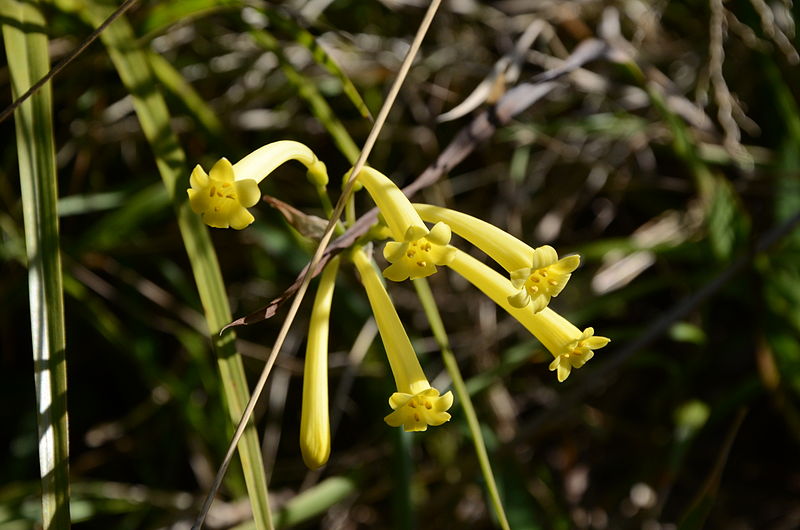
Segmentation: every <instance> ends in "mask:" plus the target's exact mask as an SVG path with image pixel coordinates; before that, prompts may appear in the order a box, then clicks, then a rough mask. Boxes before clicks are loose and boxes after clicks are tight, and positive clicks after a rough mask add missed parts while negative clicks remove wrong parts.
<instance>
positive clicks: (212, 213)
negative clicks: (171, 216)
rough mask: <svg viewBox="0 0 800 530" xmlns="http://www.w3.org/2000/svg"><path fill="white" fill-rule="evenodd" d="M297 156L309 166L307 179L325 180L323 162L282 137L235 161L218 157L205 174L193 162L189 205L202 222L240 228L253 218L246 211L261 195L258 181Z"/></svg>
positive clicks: (322, 183)
mask: <svg viewBox="0 0 800 530" xmlns="http://www.w3.org/2000/svg"><path fill="white" fill-rule="evenodd" d="M289 160H297V161H299V162H300V163H302V164H303V165H305V166H306V168H307V169H308V179H309V180H310V181H311V182H312V183H313V184H314V185H315V186H316V187H317V188H320V187H321V188H324V187H325V185H327V183H328V172H327V169H326V168H325V164H324V163H322V162H321V161H320V160H319V159H318V158H317V157H316V155H314V153H313V152H312V151H311V150H310V149H309V148H308V147H306V146H305V145H303V144H301V143H300V142H295V141H292V140H281V141H279V142H273V143H271V144H267V145H265V146H264V147H261V148H260V149H256V150H255V151H253V152H252V153H250V154H249V155H247V156H246V157H244V158H243V159H241V160H240V161H239V162H237V163H236V164H233V165H231V163H230V162H229V161H228V160H227V159H226V158H221V159H220V160H219V161H218V162H217V163H216V164H214V166H213V167H212V168H211V171H210V172H209V173H208V174H206V172H205V171H203V168H202V167H200V165H197V166H195V168H194V169H193V170H192V175H191V177H190V178H189V184H190V185H191V188H189V189H188V190H186V191H187V193H188V194H189V205H190V206H191V208H192V211H194V212H195V213H198V214H200V215H201V216H202V219H203V222H204V223H205V224H207V225H208V226H211V227H214V228H228V227H231V228H235V229H237V230H241V229H243V228H245V227H247V226H248V225H249V224H250V223H252V222H253V220H254V218H253V215H252V214H251V213H250V212H249V211H247V209H248V208H250V207H252V206H255V205H256V204H257V203H258V201H259V200H260V199H261V191H260V190H259V189H258V183H259V182H261V181H262V180H264V178H265V177H266V176H267V175H269V174H270V173H272V171H274V170H275V168H277V167H278V166H280V165H281V164H283V163H285V162H287V161H289Z"/></svg>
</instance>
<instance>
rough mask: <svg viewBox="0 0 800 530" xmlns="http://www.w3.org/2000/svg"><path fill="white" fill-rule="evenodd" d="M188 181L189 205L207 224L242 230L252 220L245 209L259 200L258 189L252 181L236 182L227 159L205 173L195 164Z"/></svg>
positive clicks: (222, 159)
mask: <svg viewBox="0 0 800 530" xmlns="http://www.w3.org/2000/svg"><path fill="white" fill-rule="evenodd" d="M189 183H190V184H191V186H192V187H191V188H189V189H188V190H187V192H188V193H189V204H190V205H191V207H192V210H193V211H194V212H195V213H199V214H200V215H201V217H202V218H203V222H204V223H205V224H207V225H208V226H211V227H214V228H228V227H231V228H235V229H237V230H241V229H242V228H244V227H246V226H248V225H249V224H250V223H252V222H253V220H254V218H253V215H252V214H251V213H250V212H248V211H247V209H248V208H250V207H251V206H255V205H256V203H258V201H259V199H261V190H259V189H258V183H257V182H256V181H255V180H251V179H246V180H239V181H237V180H236V178H235V175H234V172H233V166H232V165H231V163H230V162H228V159H227V158H221V159H220V160H219V161H218V162H217V163H216V164H214V167H212V168H211V171H210V172H209V174H208V175H207V174H206V172H205V171H203V168H201V167H200V166H199V165H197V166H195V168H194V170H193V171H192V175H191V177H189Z"/></svg>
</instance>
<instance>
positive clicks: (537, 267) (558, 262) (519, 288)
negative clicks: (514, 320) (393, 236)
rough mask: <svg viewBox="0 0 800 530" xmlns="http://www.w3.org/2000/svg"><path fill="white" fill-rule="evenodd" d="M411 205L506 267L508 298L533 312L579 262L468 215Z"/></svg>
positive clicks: (558, 289)
mask: <svg viewBox="0 0 800 530" xmlns="http://www.w3.org/2000/svg"><path fill="white" fill-rule="evenodd" d="M414 208H415V209H416V210H417V212H418V213H419V214H420V216H421V217H422V219H424V220H425V221H428V222H430V223H436V222H445V223H447V224H448V225H449V226H450V228H451V229H452V230H453V231H454V232H455V233H456V234H458V235H460V236H461V237H463V238H464V239H466V240H467V241H469V242H470V243H472V244H473V245H475V246H476V247H478V248H479V249H481V250H482V251H483V252H485V253H486V254H488V255H489V257H491V258H492V259H493V260H495V261H496V262H497V263H499V264H500V266H501V267H503V268H504V269H505V270H506V271H508V273H509V276H510V279H511V283H512V285H513V286H514V288H515V290H514V292H513V293H511V294H509V298H508V301H509V303H511V305H512V306H514V307H518V308H522V307H526V306H528V305H529V304H530V305H531V307H532V308H533V310H534V312H538V311H541V310H542V309H544V308H545V307H547V304H549V303H550V298H552V297H554V296H558V294H559V293H560V292H561V291H562V290H563V289H564V286H565V285H566V284H567V281H569V278H570V276H571V275H572V271H574V270H575V269H576V268H578V265H579V264H580V258H579V257H578V256H575V255H573V256H566V257H564V258H562V259H558V254H557V253H556V251H555V249H553V247H551V246H548V245H544V246H541V247H537V248H531V247H530V246H528V245H527V244H525V243H523V242H522V241H520V240H519V239H517V238H516V237H514V236H512V235H511V234H509V233H507V232H505V231H503V230H501V229H500V228H497V227H496V226H494V225H492V224H490V223H487V222H486V221H482V220H480V219H478V218H476V217H472V216H471V215H467V214H465V213H462V212H458V211H455V210H450V209H448V208H442V207H439V206H433V205H430V204H416V203H415V204H414Z"/></svg>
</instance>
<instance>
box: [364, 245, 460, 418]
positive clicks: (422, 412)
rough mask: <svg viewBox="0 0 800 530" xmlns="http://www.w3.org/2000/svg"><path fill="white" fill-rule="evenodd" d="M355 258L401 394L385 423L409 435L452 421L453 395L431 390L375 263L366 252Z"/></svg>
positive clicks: (397, 394) (394, 399) (392, 403)
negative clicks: (374, 265) (401, 429)
mask: <svg viewBox="0 0 800 530" xmlns="http://www.w3.org/2000/svg"><path fill="white" fill-rule="evenodd" d="M352 256H353V263H355V266H356V269H358V273H359V274H360V275H361V283H362V284H363V285H364V289H365V290H366V292H367V298H369V303H370V306H371V307H372V312H373V314H374V315H375V322H376V323H377V325H378V331H379V332H380V335H381V340H382V341H383V347H384V349H385V350H386V356H387V357H388V358H389V366H390V367H391V369H392V374H393V375H394V380H395V383H396V385H397V392H395V393H394V394H392V396H391V397H390V398H389V405H390V406H391V407H392V409H393V410H394V412H392V413H391V414H389V415H388V416H386V417H385V418H384V421H386V423H388V424H389V425H390V426H392V427H399V426H401V425H402V426H403V429H404V430H405V431H408V432H410V431H424V430H427V428H428V425H432V426H436V425H441V424H443V423H444V422H446V421H448V420H449V419H450V414H448V413H447V410H448V409H449V408H450V406H451V405H452V404H453V393H452V392H449V391H448V392H446V393H445V394H444V395H441V396H440V395H439V391H438V390H436V389H435V388H431V385H430V383H429V382H428V379H427V377H425V373H424V372H423V371H422V367H421V366H420V364H419V360H418V359H417V355H416V353H414V348H413V347H412V346H411V341H410V340H409V339H408V335H407V334H406V332H405V329H404V328H403V324H402V322H401V321H400V317H399V316H397V311H396V310H395V308H394V305H393V304H392V301H391V299H390V298H389V294H388V293H387V292H386V289H385V288H384V286H383V282H382V281H381V277H380V275H379V274H378V272H377V271H376V270H375V268H374V267H373V265H372V261H371V260H370V258H369V257H367V255H366V253H365V252H364V251H363V250H362V249H358V250H356V251H355V252H353V255H352Z"/></svg>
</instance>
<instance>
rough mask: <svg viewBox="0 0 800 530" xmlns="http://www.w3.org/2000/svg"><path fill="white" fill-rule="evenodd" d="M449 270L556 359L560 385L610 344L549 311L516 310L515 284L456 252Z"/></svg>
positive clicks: (551, 368) (555, 368)
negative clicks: (513, 320)
mask: <svg viewBox="0 0 800 530" xmlns="http://www.w3.org/2000/svg"><path fill="white" fill-rule="evenodd" d="M450 268H451V269H453V270H454V271H456V272H457V273H458V274H460V275H461V276H463V277H464V278H465V279H466V280H467V281H469V282H470V283H471V284H473V285H474V286H475V287H477V288H478V289H480V290H481V291H483V293H484V294H485V295H487V296H488V297H489V298H491V299H492V300H493V301H494V302H495V303H496V304H497V305H499V306H500V307H502V308H503V309H505V310H506V311H507V312H508V313H509V314H510V315H511V316H512V317H514V318H516V319H517V320H518V321H519V322H520V323H521V324H522V325H523V326H525V328H527V330H528V331H530V332H531V333H532V334H533V335H534V336H535V337H536V338H537V339H538V340H539V341H540V342H541V343H542V344H543V345H544V347H545V348H547V349H548V350H549V351H550V353H551V354H552V355H553V357H554V360H553V362H552V363H550V371H557V373H556V375H557V377H558V381H559V382H563V381H564V380H566V379H567V377H569V374H570V371H571V370H572V369H573V368H580V367H581V366H583V365H584V364H586V361H588V360H589V359H591V358H592V357H593V356H594V352H593V351H592V350H596V349H598V348H602V347H603V346H605V345H606V344H608V343H609V341H610V339H608V338H606V337H596V336H594V329H593V328H586V329H584V330H583V331H581V330H580V329H578V328H577V327H575V326H574V325H573V324H572V323H571V322H570V321H569V320H567V319H566V318H564V317H562V316H561V315H559V314H558V313H556V312H555V311H553V310H552V309H550V308H549V307H547V308H544V309H542V310H541V311H539V312H535V311H534V310H533V307H532V306H530V305H528V306H526V307H523V308H518V307H515V306H514V305H512V303H511V302H510V301H509V293H512V292H513V291H514V290H515V287H514V286H513V285H512V283H511V282H510V281H509V280H507V279H506V278H504V277H503V276H502V275H500V274H498V273H497V272H495V271H494V270H492V269H491V268H490V267H487V266H486V265H484V264H483V263H481V262H480V261H478V260H476V259H475V258H473V257H472V256H470V255H469V254H466V253H464V252H461V251H460V250H459V251H456V254H455V256H454V257H453V261H452V262H451V263H450Z"/></svg>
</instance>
